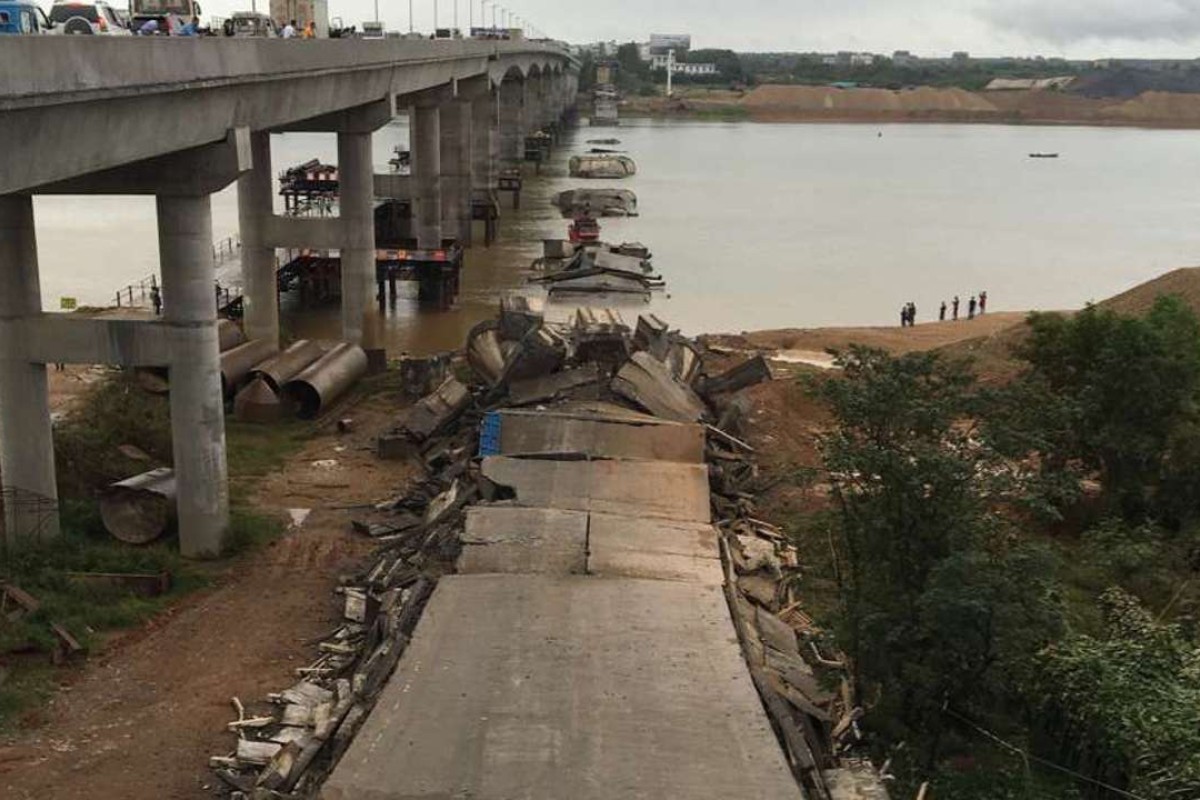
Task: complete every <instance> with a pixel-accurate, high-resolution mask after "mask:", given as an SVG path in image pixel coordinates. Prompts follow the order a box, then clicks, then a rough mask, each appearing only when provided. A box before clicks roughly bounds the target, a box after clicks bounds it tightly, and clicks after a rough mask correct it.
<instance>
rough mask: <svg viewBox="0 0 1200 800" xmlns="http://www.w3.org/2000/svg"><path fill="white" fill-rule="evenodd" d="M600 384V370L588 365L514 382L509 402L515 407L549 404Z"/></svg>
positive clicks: (510, 387)
mask: <svg viewBox="0 0 1200 800" xmlns="http://www.w3.org/2000/svg"><path fill="white" fill-rule="evenodd" d="M599 383H600V370H599V368H598V367H597V366H596V365H595V364H588V365H587V366H585V367H579V368H578V369H569V370H564V371H563V372H556V373H554V374H553V375H546V376H544V377H541V378H531V379H529V380H524V381H513V382H512V383H511V384H510V385H509V387H508V401H509V404H510V405H514V406H526V405H530V404H532V403H543V402H549V401H551V400H558V399H560V398H562V397H566V396H568V395H571V394H574V393H576V392H578V391H579V390H581V389H583V388H584V387H588V386H598V385H599Z"/></svg>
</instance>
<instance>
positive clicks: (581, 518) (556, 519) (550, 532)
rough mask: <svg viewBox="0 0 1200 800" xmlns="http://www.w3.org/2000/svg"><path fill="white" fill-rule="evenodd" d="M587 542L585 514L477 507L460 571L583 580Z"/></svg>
mask: <svg viewBox="0 0 1200 800" xmlns="http://www.w3.org/2000/svg"><path fill="white" fill-rule="evenodd" d="M587 542H588V515H587V513H586V512H584V511H563V510H561V509H556V508H520V507H517V506H474V507H472V508H470V509H468V510H467V523H466V531H465V532H464V533H463V536H462V543H463V551H462V555H460V556H459V558H458V571H459V572H460V573H462V574H464V575H469V574H480V573H496V572H513V573H546V574H551V575H572V574H577V575H582V574H583V573H584V572H585V571H586V569H587V547H588V544H587Z"/></svg>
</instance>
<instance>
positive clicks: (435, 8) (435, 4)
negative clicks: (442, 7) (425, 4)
mask: <svg viewBox="0 0 1200 800" xmlns="http://www.w3.org/2000/svg"><path fill="white" fill-rule="evenodd" d="M437 12H438V0H433V35H434V36H437V26H438V13H437Z"/></svg>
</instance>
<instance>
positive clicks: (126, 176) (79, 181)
mask: <svg viewBox="0 0 1200 800" xmlns="http://www.w3.org/2000/svg"><path fill="white" fill-rule="evenodd" d="M253 165H254V164H253V156H252V153H251V147H250V129H249V128H232V129H230V130H229V131H228V133H227V134H226V135H225V138H224V139H222V140H221V141H219V142H213V143H211V144H205V145H201V146H199V147H192V148H189V149H187V150H183V151H180V152H178V153H171V154H170V155H165V156H158V157H157V158H149V159H146V160H144V161H137V162H134V163H132V164H126V165H124V166H121V167H114V168H113V169H107V170H103V171H100V172H93V173H91V174H89V175H82V176H80V177H78V178H72V179H70V180H65V181H59V182H57V183H51V184H46V185H45V186H39V187H37V188H36V189H35V190H34V191H35V193H36V194H117V195H131V194H185V195H202V194H212V193H213V192H218V191H220V190H221V189H224V188H225V187H226V186H228V185H229V184H231V183H233V182H234V181H235V180H237V179H238V177H239V176H240V175H242V174H243V173H245V172H247V171H249V170H250V169H252V168H253Z"/></svg>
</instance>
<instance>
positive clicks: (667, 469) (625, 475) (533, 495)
mask: <svg viewBox="0 0 1200 800" xmlns="http://www.w3.org/2000/svg"><path fill="white" fill-rule="evenodd" d="M581 416H582V417H590V418H591V419H592V420H593V421H594V422H595V424H596V425H597V426H601V427H604V428H620V427H626V426H627V427H628V428H630V429H631V431H632V434H631V435H628V436H616V437H608V438H607V439H606V441H607V442H608V445H607V449H603V452H600V451H601V450H602V448H600V447H598V446H597V445H595V444H594V442H595V437H591V436H576V437H575V441H576V442H577V443H578V442H586V443H588V444H583V445H582V446H580V445H578V444H577V445H576V446H575V449H577V450H582V451H583V452H579V453H574V454H573V456H575V457H583V460H547V458H546V455H547V453H545V452H543V450H544V449H545V448H542V449H539V447H538V446H537V442H536V439H537V435H536V434H537V428H538V427H539V421H540V423H541V425H542V426H544V429H545V431H546V432H547V435H546V438H547V439H548V440H549V441H551V442H554V443H556V444H557V443H559V442H561V441H562V440H563V438H562V435H561V426H562V424H563V422H564V420H563V417H562V415H560V414H557V415H556V414H555V413H553V412H526V413H523V414H522V418H521V426H522V435H521V436H519V437H513V438H511V439H509V440H508V441H505V439H504V438H503V437H502V439H501V445H500V454H499V455H496V456H489V457H487V458H485V459H484V463H483V472H484V474H485V475H486V476H488V477H490V478H491V479H492V480H494V481H496V482H497V483H498V484H501V485H511V486H512V487H513V489H514V490H515V492H516V498H515V500H510V501H505V502H503V503H499V504H493V505H484V506H479V507H476V508H473V509H471V511H470V513H469V514H468V516H467V523H466V532H465V535H464V537H463V543H464V551H463V554H462V556H461V557H460V560H459V564H458V566H459V574H457V575H453V576H448V577H445V578H443V579H442V580H441V581H440V582H439V584H438V588H437V589H436V591H435V592H434V595H433V597H432V599H431V600H430V603H429V605H428V606H427V608H426V610H425V613H424V615H423V617H422V619H421V622H420V624H419V626H418V627H417V629H416V632H415V634H414V638H413V641H412V644H411V645H410V646H409V648H408V649H407V651H406V652H405V654H404V657H403V659H402V660H401V662H400V664H399V666H398V667H397V670H396V672H395V674H394V675H393V676H392V678H391V680H390V681H389V683H388V685H387V686H386V687H385V689H384V691H383V694H382V695H381V696H380V698H379V702H378V704H377V705H376V706H375V708H374V710H373V711H372V713H371V715H370V717H369V718H368V720H367V721H366V723H365V724H364V726H363V728H362V730H361V731H360V732H359V734H358V736H357V737H356V738H355V740H354V743H353V745H352V746H351V748H350V750H349V751H348V752H347V753H346V755H345V756H344V758H343V759H342V761H341V762H340V763H339V765H338V767H337V768H336V770H335V771H334V773H333V775H332V776H331V777H330V779H329V781H328V782H327V783H326V784H325V787H324V790H323V794H322V797H324V798H326V799H327V800H346V799H347V798H359V799H360V800H362V799H364V798H372V800H388V799H394V800H400V799H401V798H450V797H471V798H477V799H478V800H492V799H493V798H494V799H496V800H499V798H514V797H522V798H547V799H549V798H563V797H571V798H580V799H582V800H587V799H588V798H597V800H598V799H599V798H649V797H666V798H670V797H679V798H682V797H686V798H728V797H746V796H749V797H769V798H800V797H803V793H802V791H801V789H800V788H799V786H798V785H797V783H796V782H795V779H794V778H793V776H792V772H791V770H790V768H789V766H788V763H787V761H786V759H785V756H784V754H783V752H782V750H781V748H780V746H779V743H778V741H777V740H776V738H775V736H774V734H773V732H772V730H771V726H770V724H769V722H768V719H767V716H766V715H765V713H764V712H763V708H762V705H761V703H760V701H759V698H758V695H757V693H756V691H755V687H754V684H753V682H752V681H751V678H750V674H749V672H748V670H747V668H746V664H745V661H744V660H743V657H742V653H741V650H740V647H739V644H738V640H737V636H736V635H735V632H734V629H733V626H732V624H731V621H730V615H729V609H728V606H727V605H726V601H725V598H724V596H723V593H722V588H721V585H722V581H723V572H722V567H721V562H720V558H719V554H718V546H717V533H716V531H715V530H714V529H713V528H712V526H711V525H709V524H708V523H709V510H708V508H709V488H708V476H707V470H706V469H705V467H704V466H703V464H702V458H703V456H702V452H701V450H700V449H699V448H696V447H695V442H696V438H697V437H698V436H699V437H702V436H703V430H702V429H701V426H699V425H694V424H679V423H660V424H655V423H654V420H653V418H650V417H643V416H641V415H631V414H630V413H629V412H627V411H624V412H618V411H612V412H608V413H605V412H604V410H603V409H593V410H592V411H590V412H589V413H587V414H582V415H580V414H574V415H572V416H571V419H572V420H574V421H578V419H579V418H580V417H581ZM539 418H540V419H539ZM651 426H652V427H653V428H654V430H653V436H652V437H647V436H643V437H641V440H639V436H638V435H637V432H638V431H639V430H642V431H643V433H646V432H645V431H644V429H645V428H647V427H651ZM646 440H652V441H653V442H654V446H653V448H652V450H653V453H652V454H653V455H657V454H658V453H660V452H661V453H664V454H666V456H665V457H667V458H669V459H672V460H666V461H659V460H644V459H642V458H639V456H644V455H645V454H646V452H647V450H646V447H645V441H646ZM671 440H675V441H674V442H672V441H671ZM614 442H616V443H617V444H613V443H614ZM531 448H532V449H531ZM622 448H625V449H624V450H623V451H622ZM522 454H536V455H537V456H538V457H535V458H520V457H515V456H519V455H522ZM560 455H561V454H560ZM597 458H598V459H599V460H593V459H597Z"/></svg>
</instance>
